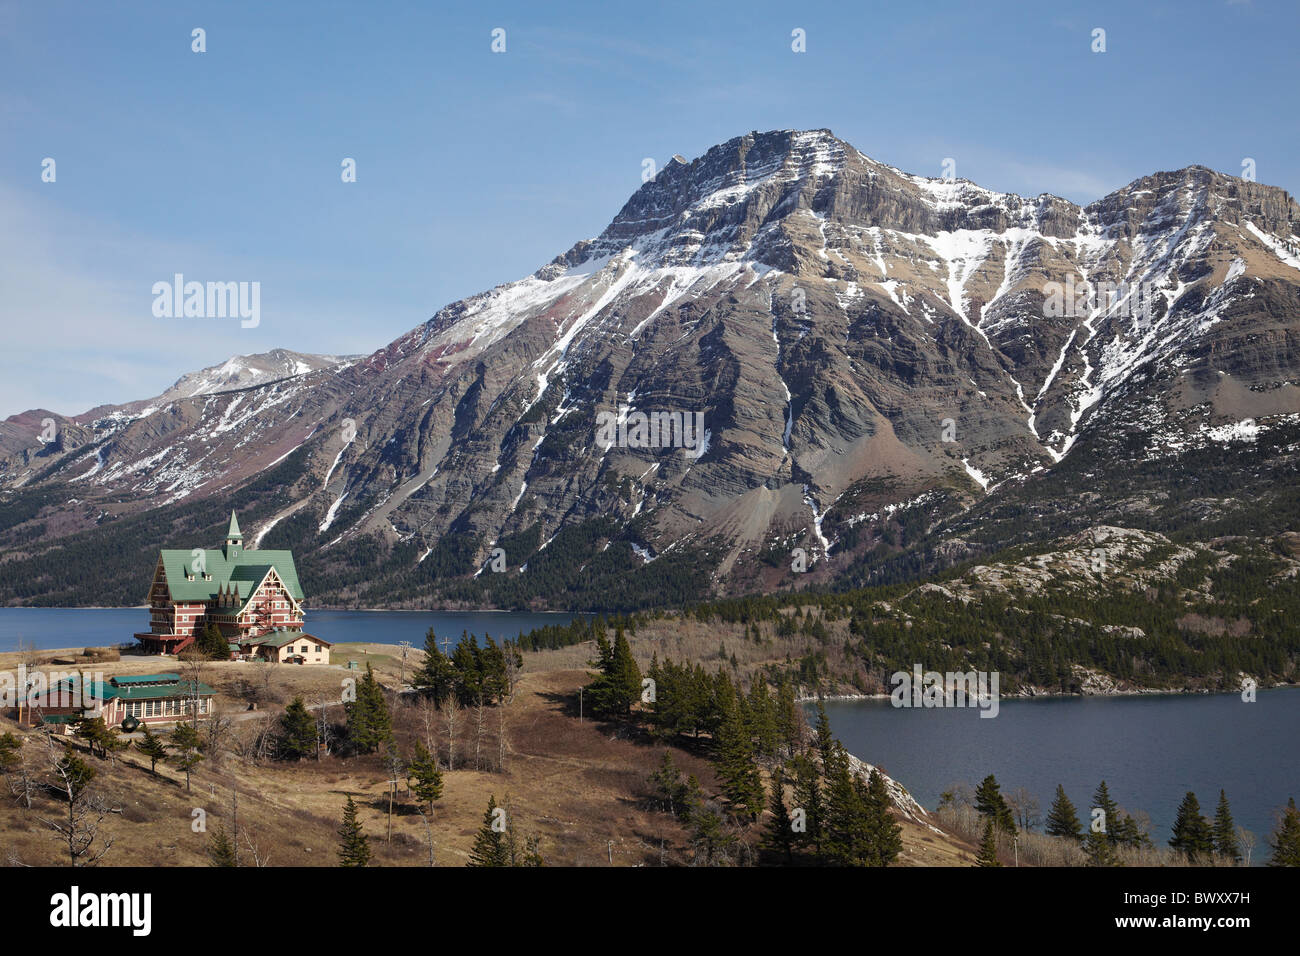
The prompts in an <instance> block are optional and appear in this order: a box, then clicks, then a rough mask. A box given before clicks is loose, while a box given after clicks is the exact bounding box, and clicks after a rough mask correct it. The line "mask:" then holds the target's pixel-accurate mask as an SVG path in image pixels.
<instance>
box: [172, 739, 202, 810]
mask: <svg viewBox="0 0 1300 956" xmlns="http://www.w3.org/2000/svg"><path fill="white" fill-rule="evenodd" d="M201 743H202V741H201V740H200V739H199V732H198V730H197V729H196V728H195V727H194V725H193V724H177V725H176V726H175V727H173V728H172V732H171V748H172V749H173V750H175V751H176V753H174V754H173V755H172V756H171V757H169V758H168V759H169V760H171V762H172V763H174V764H175V765H176V768H177V769H178V770H181V771H183V772H184V774H185V792H186V793H189V792H190V774H191V773H192V772H193V771H194V768H195V767H197V766H198V765H199V763H200V761H202V760H203V754H202V753H201V751H200V745H201Z"/></svg>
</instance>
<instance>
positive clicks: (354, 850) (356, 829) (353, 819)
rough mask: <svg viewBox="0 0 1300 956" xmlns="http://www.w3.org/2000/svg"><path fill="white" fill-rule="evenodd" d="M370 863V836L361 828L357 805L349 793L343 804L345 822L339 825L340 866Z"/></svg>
mask: <svg viewBox="0 0 1300 956" xmlns="http://www.w3.org/2000/svg"><path fill="white" fill-rule="evenodd" d="M369 863H370V838H369V837H367V836H366V835H365V833H363V832H362V830H361V821H360V820H358V819H357V805H356V803H355V802H354V801H353V799H352V794H348V801H347V803H345V804H343V824H342V825H341V826H340V827H339V866H367V865H369Z"/></svg>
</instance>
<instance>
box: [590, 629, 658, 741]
mask: <svg viewBox="0 0 1300 956" xmlns="http://www.w3.org/2000/svg"><path fill="white" fill-rule="evenodd" d="M596 664H597V665H598V666H599V667H600V673H599V674H597V675H596V679H595V680H593V681H592V682H591V683H590V684H588V685H587V688H586V690H585V695H586V697H587V698H589V699H590V700H591V710H592V713H594V714H596V715H597V716H599V717H621V718H627V717H629V716H631V713H632V707H633V705H634V704H636V702H637V701H638V700H640V699H641V670H640V668H638V667H637V663H636V658H634V657H633V656H632V647H631V645H630V644H628V641H627V636H626V635H625V634H624V633H623V625H622V624H619V625H618V629H617V630H616V631H615V634H614V644H613V646H612V647H610V645H609V643H608V642H607V641H606V642H605V643H604V644H601V643H600V642H598V643H597V660H596ZM656 694H657V688H656Z"/></svg>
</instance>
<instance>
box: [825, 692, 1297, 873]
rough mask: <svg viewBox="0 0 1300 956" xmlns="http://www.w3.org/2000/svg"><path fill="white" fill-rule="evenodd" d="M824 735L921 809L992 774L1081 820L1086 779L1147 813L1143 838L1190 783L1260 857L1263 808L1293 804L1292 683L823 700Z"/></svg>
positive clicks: (1155, 833) (1269, 822) (1088, 788)
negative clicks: (992, 709) (942, 700)
mask: <svg viewBox="0 0 1300 956" xmlns="http://www.w3.org/2000/svg"><path fill="white" fill-rule="evenodd" d="M825 707H826V714H827V716H828V717H829V718H830V722H831V728H832V730H833V731H834V733H835V736H837V737H839V738H840V740H842V741H843V742H844V746H845V747H846V748H848V750H849V752H850V753H852V754H853V755H854V756H857V757H859V758H861V759H863V760H866V761H868V762H870V763H874V764H878V765H879V766H881V767H882V768H883V769H884V770H885V771H886V772H887V773H889V774H890V776H892V777H895V778H896V779H897V780H898V781H899V782H900V783H902V784H903V785H904V786H905V787H907V788H908V789H909V790H910V791H911V792H912V795H913V796H915V797H916V798H917V800H919V801H920V802H921V804H922V805H924V806H925V807H927V808H930V809H933V808H934V807H935V806H936V805H937V804H938V802H939V796H940V794H941V793H942V792H943V791H944V790H946V789H948V788H949V787H950V786H951V785H952V784H954V783H957V782H959V781H965V782H967V783H969V784H971V785H972V786H973V785H974V784H977V783H978V782H979V781H980V780H982V779H983V778H984V777H985V776H986V775H987V774H990V773H992V774H995V775H996V776H997V778H998V783H999V784H1000V785H1001V786H1002V790H1003V792H1004V793H1005V792H1007V791H1009V790H1014V789H1016V788H1017V787H1025V788H1026V789H1028V790H1029V791H1030V792H1031V793H1033V794H1034V795H1035V796H1036V797H1037V798H1038V802H1039V804H1040V806H1041V807H1042V812H1043V815H1044V816H1045V815H1046V813H1047V810H1048V808H1049V807H1050V806H1051V802H1052V797H1053V795H1054V794H1055V792H1056V785H1057V784H1058V783H1059V784H1062V785H1063V786H1064V787H1065V792H1066V793H1067V794H1068V795H1069V797H1070V800H1071V801H1073V803H1074V805H1075V806H1076V807H1077V808H1078V809H1079V812H1080V817H1081V819H1085V818H1086V814H1087V810H1086V808H1087V807H1090V806H1092V802H1091V801H1092V794H1093V791H1094V790H1095V789H1096V788H1097V783H1098V782H1099V781H1101V780H1103V779H1104V780H1105V781H1106V784H1107V786H1108V787H1109V789H1110V793H1111V796H1112V797H1114V798H1115V800H1116V802H1118V803H1119V804H1120V805H1121V806H1122V807H1124V808H1125V809H1127V810H1129V811H1138V810H1141V811H1145V812H1146V813H1147V814H1148V815H1149V816H1150V817H1151V823H1152V827H1151V839H1152V841H1153V842H1156V843H1157V844H1162V845H1163V844H1164V843H1165V842H1166V841H1168V839H1169V828H1170V827H1171V826H1172V825H1173V822H1174V817H1175V815H1176V813H1177V810H1178V804H1179V803H1180V802H1181V801H1182V799H1183V795H1184V794H1186V792H1187V791H1188V790H1191V791H1194V792H1195V793H1196V796H1197V798H1198V800H1199V801H1200V804H1201V812H1202V813H1203V814H1205V815H1206V816H1207V817H1211V816H1213V813H1214V808H1215V806H1216V804H1217V803H1218V799H1219V790H1220V789H1223V790H1226V791H1227V794H1228V802H1229V803H1230V804H1231V806H1232V813H1233V817H1234V819H1235V821H1236V823H1237V824H1238V825H1239V826H1244V827H1246V828H1247V829H1249V830H1251V831H1253V832H1254V833H1255V835H1256V837H1257V838H1258V840H1259V845H1258V847H1257V848H1256V850H1255V854H1254V860H1255V861H1256V862H1258V861H1259V860H1261V859H1263V858H1264V857H1266V856H1267V853H1268V850H1267V847H1266V846H1265V838H1266V837H1267V835H1268V834H1269V833H1271V832H1272V830H1273V826H1274V822H1275V821H1274V813H1275V812H1276V811H1277V810H1278V809H1279V808H1281V807H1282V806H1284V805H1285V804H1286V801H1287V798H1288V797H1291V796H1294V797H1296V799H1297V800H1300V689H1293V688H1281V689H1277V690H1265V691H1260V692H1259V694H1258V699H1257V700H1256V702H1255V703H1251V704H1248V703H1244V702H1243V701H1242V700H1241V697H1240V696H1239V695H1236V694H1213V695H1202V694H1195V695H1160V696H1143V697H1112V698H1097V697H1087V698H1077V697H1066V698H1039V699H1037V700H1012V701H1008V700H1005V699H1004V700H1002V702H1001V709H1000V712H999V713H998V716H997V717H994V718H981V717H979V710H978V709H957V708H933V709H925V708H920V709H915V708H895V707H893V706H891V705H890V703H889V701H887V700H867V701H826V703H825Z"/></svg>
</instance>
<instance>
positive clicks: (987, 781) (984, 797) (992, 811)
mask: <svg viewBox="0 0 1300 956" xmlns="http://www.w3.org/2000/svg"><path fill="white" fill-rule="evenodd" d="M975 809H976V810H977V811H979V814H980V816H982V817H984V818H985V819H986V820H992V821H993V823H994V825H995V826H997V828H998V829H999V830H1002V831H1004V832H1006V833H1015V832H1016V818H1015V816H1014V815H1013V814H1012V812H1011V807H1010V806H1009V805H1008V804H1007V799H1006V797H1004V796H1003V795H1002V789H1001V787H999V786H998V781H997V778H996V777H994V776H993V774H989V775H988V776H987V777H985V778H984V779H983V781H981V782H980V785H979V786H978V787H976V788H975Z"/></svg>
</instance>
